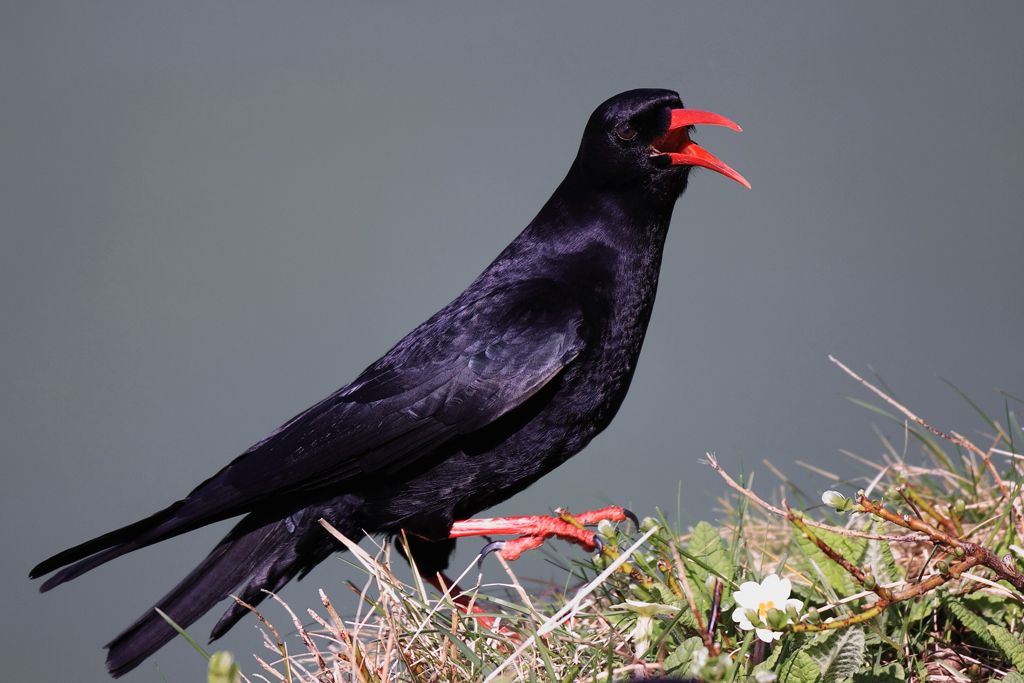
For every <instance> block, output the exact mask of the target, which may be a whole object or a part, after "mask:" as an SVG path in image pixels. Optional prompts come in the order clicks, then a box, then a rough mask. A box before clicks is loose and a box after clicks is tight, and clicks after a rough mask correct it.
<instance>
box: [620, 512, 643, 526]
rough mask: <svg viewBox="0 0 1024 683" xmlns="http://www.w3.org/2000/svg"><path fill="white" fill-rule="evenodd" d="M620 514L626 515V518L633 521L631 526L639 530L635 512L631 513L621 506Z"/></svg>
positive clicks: (638, 521)
mask: <svg viewBox="0 0 1024 683" xmlns="http://www.w3.org/2000/svg"><path fill="white" fill-rule="evenodd" d="M622 514H624V515H626V519H628V520H629V521H631V522H633V528H635V529H636V530H637V531H639V530H640V519H639V518H638V517H637V516H636V515H635V514H633V511H632V510H627V509H626V508H622Z"/></svg>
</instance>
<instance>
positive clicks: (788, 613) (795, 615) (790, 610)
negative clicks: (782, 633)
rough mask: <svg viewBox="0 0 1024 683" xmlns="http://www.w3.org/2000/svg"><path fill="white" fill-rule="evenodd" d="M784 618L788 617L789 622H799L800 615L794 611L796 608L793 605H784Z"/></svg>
mask: <svg viewBox="0 0 1024 683" xmlns="http://www.w3.org/2000/svg"><path fill="white" fill-rule="evenodd" d="M786 616H788V617H789V618H790V620H791V621H800V613H799V612H797V611H796V607H795V606H794V605H786Z"/></svg>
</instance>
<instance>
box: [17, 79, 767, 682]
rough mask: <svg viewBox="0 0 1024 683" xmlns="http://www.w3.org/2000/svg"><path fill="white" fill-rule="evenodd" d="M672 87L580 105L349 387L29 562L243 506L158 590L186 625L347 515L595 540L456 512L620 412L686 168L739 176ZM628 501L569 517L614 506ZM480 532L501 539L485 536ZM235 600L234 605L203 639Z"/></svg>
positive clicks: (319, 539)
mask: <svg viewBox="0 0 1024 683" xmlns="http://www.w3.org/2000/svg"><path fill="white" fill-rule="evenodd" d="M696 124H710V125H717V126H725V127H727V128H731V129H733V130H736V131H738V130H740V128H739V126H737V125H736V124H734V123H733V122H731V121H729V120H728V119H726V118H724V117H722V116H719V115H717V114H713V113H710V112H706V111H696V110H692V109H685V108H684V107H683V103H682V102H681V101H680V99H679V96H678V95H677V94H676V93H674V92H671V91H668V90H631V91H629V92H625V93H622V94H620V95H616V96H615V97H613V98H611V99H609V100H608V101H606V102H605V103H604V104H602V105H601V106H599V107H598V108H597V110H596V111H595V112H594V113H593V114H592V115H591V117H590V120H589V121H588V122H587V126H586V129H585V130H584V133H583V140H582V142H581V144H580V148H579V152H578V154H577V156H576V159H575V161H574V162H573V164H572V166H571V168H570V169H569V172H568V174H567V175H566V177H565V179H564V180H563V181H562V183H561V184H560V185H559V186H558V189H556V190H555V192H554V194H553V195H552V196H551V198H550V199H549V200H548V202H547V203H546V204H545V205H544V207H543V208H542V209H541V210H540V213H538V214H537V217H536V218H534V219H533V221H532V222H531V223H530V224H529V225H528V226H526V229H525V230H523V232H522V233H520V235H519V236H518V237H516V238H515V240H513V241H512V243H511V244H509V245H508V247H506V248H505V250H504V251H503V252H502V253H501V254H500V255H499V256H498V258H497V259H495V260H494V262H493V263H491V265H490V266H488V267H487V269H486V270H484V272H483V273H481V274H480V276H479V277H478V278H477V279H476V280H475V281H474V282H473V283H472V284H470V285H469V287H468V288H467V289H466V291H464V292H463V293H462V294H460V295H459V296H458V297H456V299H455V300H454V301H452V302H451V303H450V304H448V305H447V306H445V307H444V308H442V309H441V310H440V311H438V312H437V313H435V314H434V315H433V316H432V317H431V318H430V319H429V320H427V321H426V322H424V323H423V324H422V325H420V326H419V327H417V328H416V329H414V330H413V331H412V332H410V333H409V334H408V335H407V336H406V337H405V338H404V339H402V340H401V341H400V342H398V344H396V345H395V347H394V348H392V349H391V350H390V351H388V352H387V353H386V354H385V355H384V356H383V357H382V358H381V359H380V360H378V361H377V362H375V363H374V364H373V365H371V366H370V367H369V368H367V369H366V370H365V371H364V372H363V373H362V374H361V375H359V377H358V378H356V380H355V381H354V382H352V383H351V384H349V385H348V386H346V387H344V388H342V389H340V390H338V391H337V392H335V393H334V394H332V395H330V396H328V397H327V398H325V399H324V400H323V401H321V402H320V403H317V404H316V405H314V406H313V407H311V408H309V409H308V410H306V411H304V412H302V413H300V414H299V415H297V416H295V417H294V418H292V419H291V420H289V421H288V422H286V423H285V424H284V425H283V426H281V427H280V428H279V429H278V430H277V431H275V432H274V433H273V434H271V435H270V436H268V437H267V438H265V439H263V440H262V441H260V442H259V443H257V444H256V445H254V446H253V447H252V448H250V449H249V450H247V451H246V452H245V453H243V454H242V455H240V456H239V457H237V458H235V460H233V461H232V462H231V463H230V464H228V465H227V466H226V467H224V468H223V469H222V470H220V471H219V472H218V473H217V474H215V475H213V476H212V477H210V478H209V479H207V480H206V481H204V482H203V483H202V484H200V485H199V486H197V487H196V488H195V490H193V491H192V492H191V493H190V494H188V495H187V496H186V497H185V498H184V499H182V500H179V501H178V502H176V503H173V504H172V505H170V506H169V507H167V508H165V509H163V510H161V511H159V512H157V513H155V514H153V515H151V516H150V517H147V518H146V519H143V520H141V521H138V522H135V523H134V524H129V525H128V526H125V527H123V528H120V529H117V530H115V531H111V532H109V533H107V534H104V535H102V536H100V537H98V538H95V539H93V540H91V541H86V542H85V543H82V544H80V545H77V546H75V547H73V548H70V549H68V550H65V551H63V552H61V553H58V554H56V555H54V556H53V557H51V558H50V559H48V560H45V561H44V562H42V563H40V564H39V565H38V566H37V567H35V568H34V569H33V570H32V571H31V574H30V576H31V577H32V578H36V577H40V576H43V575H45V574H49V573H51V572H54V571H57V570H59V571H57V573H56V574H54V575H53V576H51V577H50V578H49V579H48V580H47V581H46V582H45V583H43V585H42V590H44V591H46V590H49V589H51V588H53V587H55V586H57V585H60V584H62V583H64V582H65V581H69V580H71V579H73V578H75V577H77V576H80V575H81V574H83V573H85V572H87V571H89V570H90V569H93V568H94V567H97V566H99V565H101V564H103V563H104V562H107V561H108V560H111V559H113V558H115V557H118V556H120V555H123V554H125V553H128V552H131V551H133V550H136V549H138V548H143V547H146V546H148V545H151V544H153V543H157V542H159V541H163V540H165V539H168V538H171V537H173V536H177V535H178V534H182V533H185V532H187V531H191V530H192V529H197V528H199V527H201V526H204V525H206V524H210V523H212V522H217V521H219V520H223V519H228V518H231V517H238V516H242V515H244V516H243V517H242V519H241V521H239V522H238V524H237V525H236V526H235V527H234V528H233V529H232V530H231V531H230V532H229V533H228V534H227V536H225V537H224V539H223V540H222V541H221V542H220V543H219V544H218V545H217V546H216V547H215V548H214V549H213V551H212V552H211V553H210V554H209V555H208V556H207V558H206V559H205V560H203V561H202V563H200V565H199V566H198V567H196V568H195V569H194V570H193V571H192V573H190V574H189V575H188V576H187V577H185V579H184V580H182V581H181V583H179V584H178V585H177V586H176V587H175V588H174V589H173V590H171V592H170V593H168V594H167V595H166V596H164V597H163V598H162V599H161V600H160V601H159V602H158V603H157V605H156V607H158V608H159V609H161V610H162V611H163V612H165V613H166V614H168V615H169V616H170V617H171V618H172V619H173V620H174V621H176V622H177V623H178V624H181V625H183V626H187V625H189V624H191V623H193V622H194V621H195V620H196V619H198V618H199V617H200V616H202V615H203V614H205V613H206V612H207V611H208V610H209V609H210V608H211V607H213V606H214V605H215V604H216V603H218V602H220V601H221V600H223V599H225V598H226V597H228V596H229V595H231V594H234V595H237V596H239V597H241V598H242V599H243V600H245V601H247V602H249V603H251V604H257V603H259V602H260V601H261V600H262V599H263V598H264V597H265V595H266V594H265V593H264V592H263V590H264V589H265V590H269V591H277V590H279V589H280V588H281V587H282V586H284V585H285V584H286V583H287V582H288V581H290V580H291V579H293V578H295V577H302V576H304V575H305V574H307V573H308V572H309V571H310V570H311V569H312V568H313V567H314V566H316V565H317V564H318V563H320V562H321V561H323V560H324V559H325V558H326V557H327V556H328V555H330V554H331V553H332V552H334V551H335V550H337V549H338V548H339V546H338V545H337V544H336V543H335V542H334V541H333V540H332V538H331V537H330V536H329V535H328V534H327V533H326V532H325V531H324V529H323V528H322V527H321V526H320V525H319V524H318V520H319V519H321V518H324V519H326V520H328V521H329V522H330V523H331V524H333V525H334V526H335V527H337V528H338V529H340V530H341V531H342V532H343V533H345V534H347V535H351V536H357V535H358V534H359V533H360V531H361V530H365V531H368V532H371V533H380V534H397V533H399V532H400V531H403V530H404V531H405V532H406V533H407V535H408V539H409V543H410V550H411V552H412V555H413V558H414V560H415V563H416V566H417V569H418V570H419V571H420V573H421V574H423V575H424V577H426V578H430V579H434V580H435V581H436V577H437V575H438V573H439V572H441V571H443V570H444V569H445V568H446V566H447V563H448V557H449V555H450V553H451V552H452V550H453V549H454V547H455V540H454V539H455V538H458V537H462V536H470V535H483V534H492V533H498V534H516V535H518V536H519V538H516V539H514V540H511V541H508V542H507V543H506V544H504V545H503V546H500V545H499V546H497V547H500V552H501V553H502V554H503V555H504V556H505V557H508V558H514V557H516V556H518V554H519V553H520V552H522V551H523V550H524V549H527V548H531V547H536V546H538V545H540V543H541V542H543V540H544V539H545V538H548V537H551V536H554V537H559V538H565V539H567V540H571V541H575V542H577V543H580V544H581V545H583V546H584V547H586V548H593V547H595V545H596V544H597V540H596V537H595V536H594V534H593V533H591V532H590V531H586V530H582V529H579V528H578V527H575V526H572V525H571V524H568V523H566V522H564V521H561V520H559V519H558V518H557V517H543V516H541V517H522V518H504V519H494V520H470V521H460V520H465V519H466V518H467V517H470V516H471V515H474V514H476V513H478V512H480V511H481V510H484V509H486V508H488V507H490V506H492V505H494V504H496V503H499V502H501V501H503V500H505V499H506V498H508V497H510V496H512V495H513V494H515V493H517V492H519V491H522V490H523V489H524V488H526V487H527V486H529V485H530V484H532V483H533V482H535V481H536V480H537V479H538V478H540V477H542V476H543V475H544V474H546V473H547V472H550V471H551V470H552V469H554V468H555V467H557V466H558V465H560V464H561V463H563V462H565V460H566V459H567V458H569V457H570V456H571V455H573V454H575V453H577V452H578V451H579V450H580V449H582V448H583V447H584V446H586V445H587V443H588V442H589V441H590V440H591V439H593V438H594V436H596V435H597V434H598V433H599V432H600V431H601V430H603V429H604V428H605V427H606V426H607V425H608V423H609V422H610V421H611V419H612V417H613V416H614V415H615V412H616V411H617V410H618V408H619V405H620V404H621V403H622V400H623V398H624V397H625V395H626V390H627V389H628V388H629V383H630V380H631V379H632V377H633V371H634V369H635V368H636V362H637V357H638V356H639V354H640V347H641V345H642V344H643V340H644V334H645V332H646V330H647V322H648V320H649V319H650V316H651V307H652V306H653V304H654V296H655V292H656V290H657V285H658V270H659V268H660V266H661V256H662V250H663V245H664V243H665V235H666V233H667V231H668V226H669V219H670V218H671V215H672V208H673V206H674V204H675V202H676V199H677V198H678V197H679V196H680V194H682V192H683V190H685V189H686V185H687V181H688V179H689V175H690V171H691V170H692V168H693V167H694V166H703V167H705V168H710V169H712V170H714V171H717V172H719V173H721V174H723V175H725V176H727V177H729V178H732V179H733V180H735V181H737V182H739V183H741V184H743V185H746V186H747V187H749V184H748V183H747V181H746V180H745V179H744V178H743V176H741V175H740V174H739V173H737V172H736V171H734V170H733V169H731V168H729V167H728V166H727V165H726V164H724V163H723V162H721V161H719V160H718V159H716V158H715V157H714V156H712V155H711V154H710V153H709V152H707V151H706V150H704V149H703V148H701V147H699V146H698V145H696V144H695V143H694V142H692V140H691V139H690V135H689V134H690V132H691V131H692V127H693V126H694V125H696ZM625 515H626V513H625V512H624V511H623V510H622V508H606V509H604V510H599V511H595V512H592V513H585V514H583V515H579V516H577V517H578V518H579V519H580V521H582V522H584V523H596V521H598V520H599V519H612V520H621V519H623V517H624V516H625ZM490 547H491V548H494V547H496V546H494V545H491V546H490ZM244 614H245V609H244V608H242V607H240V606H239V605H238V604H232V605H231V606H230V607H229V608H228V610H227V612H226V613H225V614H224V616H223V617H221V619H220V621H219V622H218V623H217V624H216V626H214V628H213V632H212V634H211V638H217V637H219V636H220V635H222V634H223V633H225V632H226V631H227V630H228V629H229V628H231V626H232V625H234V624H235V622H237V621H238V620H239V619H240V618H241V617H242V616H243V615H244ZM174 635H175V631H174V630H173V629H172V628H171V627H170V626H169V625H168V624H167V623H166V622H165V621H164V620H163V619H162V618H161V617H160V616H159V615H158V614H157V613H156V611H155V610H153V609H150V610H148V611H147V612H146V613H145V614H144V615H143V616H142V617H141V618H140V619H139V620H138V621H136V622H135V623H134V624H133V625H131V626H130V627H129V628H128V629H127V630H126V631H125V632H124V633H122V634H121V635H119V636H118V637H117V638H115V639H114V640H113V641H112V642H111V643H110V644H109V645H108V646H107V647H108V649H109V653H108V656H107V666H108V668H109V669H110V672H111V673H112V674H113V675H114V676H120V675H121V674H124V673H125V672H127V671H130V670H131V669H133V668H134V667H136V666H137V665H138V664H139V662H141V661H142V660H143V659H145V658H146V657H148V656H149V655H150V654H152V653H153V652H155V651H156V650H157V649H159V648H160V647H161V646H163V645H164V644H165V643H166V642H167V641H169V640H170V639H171V638H172V637H173V636H174Z"/></svg>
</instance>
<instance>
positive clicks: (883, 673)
mask: <svg viewBox="0 0 1024 683" xmlns="http://www.w3.org/2000/svg"><path fill="white" fill-rule="evenodd" d="M905 680H907V672H906V671H904V669H903V667H902V666H901V665H900V664H898V663H896V662H894V663H892V664H889V665H888V666H877V665H876V666H875V668H874V669H872V670H871V671H861V672H859V673H856V674H854V675H853V683H892V681H905ZM1022 683H1024V681H1022Z"/></svg>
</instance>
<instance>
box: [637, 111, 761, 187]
mask: <svg viewBox="0 0 1024 683" xmlns="http://www.w3.org/2000/svg"><path fill="white" fill-rule="evenodd" d="M698 124H700V125H709V126H725V127H726V128H729V129H730V130H734V131H736V132H737V133H739V132H740V131H742V130H743V129H742V128H740V127H739V126H738V125H737V124H736V123H734V122H732V121H730V120H729V119H727V118H725V117H724V116H720V115H719V114H715V113H714V112H710V111H698V110H696V109H673V110H672V118H671V119H670V120H669V124H668V130H667V131H665V134H664V135H662V136H661V137H660V138H658V139H656V140H654V141H653V142H652V143H651V150H652V154H651V156H652V157H663V158H666V157H667V159H668V162H669V164H670V165H672V166H684V165H685V166H703V167H704V168H710V169H711V170H712V171H716V172H718V173H721V174H722V175H724V176H725V177H727V178H732V179H733V180H735V181H736V182H737V183H739V184H740V185H743V186H744V187H746V188H747V189H750V183H749V182H747V179H746V178H744V177H743V176H742V175H740V174H739V172H738V171H736V170H734V169H733V168H731V167H730V166H729V165H728V164H727V163H725V162H724V161H722V160H721V159H719V158H718V157H716V156H715V155H714V154H712V153H711V152H709V151H707V150H706V149H704V148H703V147H701V146H700V145H698V144H697V143H696V142H693V141H692V140H690V135H689V133H688V131H687V129H688V128H689V127H690V126H695V125H698Z"/></svg>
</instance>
